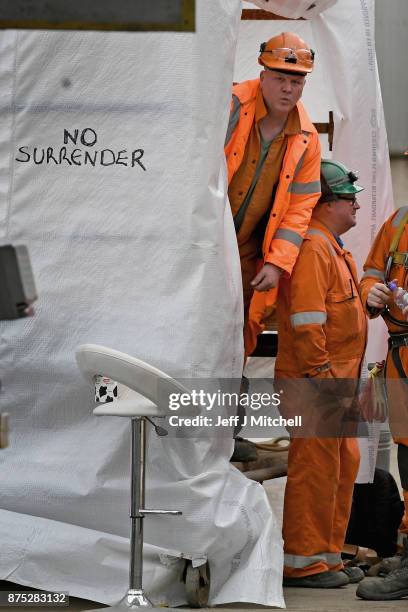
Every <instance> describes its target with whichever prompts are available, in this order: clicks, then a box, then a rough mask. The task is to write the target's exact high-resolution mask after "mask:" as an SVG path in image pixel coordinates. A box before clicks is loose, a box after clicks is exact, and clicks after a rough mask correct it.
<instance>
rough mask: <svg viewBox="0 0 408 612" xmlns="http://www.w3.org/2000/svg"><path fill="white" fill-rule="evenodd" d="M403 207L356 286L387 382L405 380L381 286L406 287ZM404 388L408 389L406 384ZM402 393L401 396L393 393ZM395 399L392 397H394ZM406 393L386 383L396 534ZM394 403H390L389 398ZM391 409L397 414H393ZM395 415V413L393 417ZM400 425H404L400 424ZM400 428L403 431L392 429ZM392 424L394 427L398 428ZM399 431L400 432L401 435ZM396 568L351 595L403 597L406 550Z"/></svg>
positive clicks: (405, 330) (403, 322)
mask: <svg viewBox="0 0 408 612" xmlns="http://www.w3.org/2000/svg"><path fill="white" fill-rule="evenodd" d="M407 253H408V207H407V206H405V207H402V208H400V209H399V210H397V211H396V212H395V213H393V214H392V215H391V216H390V217H389V218H388V219H387V221H386V222H385V223H384V225H383V226H382V228H381V229H380V231H379V232H378V234H377V236H376V238H375V241H374V244H373V246H372V247H371V251H370V253H369V255H368V257H367V261H366V262H365V265H364V275H363V278H362V279H361V282H360V296H361V300H362V302H363V304H364V306H365V308H366V311H367V314H368V316H369V317H370V318H374V317H378V316H379V315H381V316H382V317H383V318H384V321H385V323H386V325H387V327H388V332H389V339H388V347H389V350H388V355H387V361H386V366H385V376H386V379H387V380H390V379H394V380H395V379H403V380H405V382H406V383H408V381H407V377H408V321H407V318H408V316H407V315H408V310H407V309H406V308H405V309H404V310H403V312H401V310H400V309H399V308H398V306H396V304H395V303H394V300H393V296H392V293H391V291H390V290H389V289H388V287H387V285H386V284H385V283H386V282H389V281H391V280H394V279H395V280H396V282H397V284H398V285H399V286H400V287H403V288H405V289H407V288H408V278H407V272H408V255H407ZM407 389H408V385H407ZM401 391H402V397H401V394H399V392H401ZM395 394H396V395H395ZM407 397H408V390H407V391H405V392H404V387H403V383H402V381H401V387H400V389H398V387H397V386H396V387H393V385H392V384H388V398H389V403H390V426H391V430H392V432H393V435H394V440H395V442H396V443H397V444H398V469H399V473H400V478H401V484H402V488H403V490H404V503H405V514H404V517H403V519H402V524H401V526H400V531H401V533H403V534H408V437H407V429H408V424H407V423H406V415H405V414H404V411H405V410H406V409H407ZM394 398H395V399H394ZM394 409H396V410H397V414H395V413H394ZM398 413H399V414H398ZM404 420H405V423H404ZM394 421H397V423H395V429H401V427H402V429H403V431H402V432H401V431H399V432H398V431H395V430H394ZM398 421H400V425H399V427H398ZM404 430H405V431H404ZM401 565H402V567H401V568H399V570H396V571H395V572H391V573H390V574H389V575H388V576H387V579H386V580H385V579H380V578H378V579H370V580H364V581H363V582H362V583H361V585H359V589H358V591H357V595H358V596H360V597H362V598H364V599H373V600H374V599H375V600H386V599H400V598H401V597H405V596H406V595H408V546H406V547H405V554H404V555H403V557H402V561H401Z"/></svg>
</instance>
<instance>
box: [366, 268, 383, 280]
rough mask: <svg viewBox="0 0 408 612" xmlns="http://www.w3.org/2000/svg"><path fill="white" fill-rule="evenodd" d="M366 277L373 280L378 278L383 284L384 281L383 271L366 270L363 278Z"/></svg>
mask: <svg viewBox="0 0 408 612" xmlns="http://www.w3.org/2000/svg"><path fill="white" fill-rule="evenodd" d="M367 276H375V278H379V279H380V280H382V281H383V282H384V281H385V276H384V271H382V270H376V269H375V268H367V270H366V271H365V272H364V274H363V278H367Z"/></svg>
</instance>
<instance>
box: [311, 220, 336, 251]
mask: <svg viewBox="0 0 408 612" xmlns="http://www.w3.org/2000/svg"><path fill="white" fill-rule="evenodd" d="M306 236H321V237H322V238H324V239H325V241H326V242H327V244H328V245H329V247H330V251H331V254H332V255H336V250H335V248H334V247H333V245H332V243H331V242H330V238H329V237H328V236H326V234H325V233H324V232H322V230H319V229H317V228H315V227H309V229H308V230H307V234H306Z"/></svg>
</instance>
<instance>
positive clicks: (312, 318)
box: [290, 310, 327, 327]
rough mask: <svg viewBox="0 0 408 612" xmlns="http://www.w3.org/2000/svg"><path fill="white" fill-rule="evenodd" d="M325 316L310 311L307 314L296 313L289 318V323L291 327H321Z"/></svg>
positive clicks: (324, 314)
mask: <svg viewBox="0 0 408 612" xmlns="http://www.w3.org/2000/svg"><path fill="white" fill-rule="evenodd" d="M326 320H327V314H326V313H325V312H321V311H320V310H310V311H309V312H297V313H296V314H293V315H291V316H290V322H291V325H292V327H298V326H299V325H308V324H309V323H315V324H316V325H323V324H324V323H326Z"/></svg>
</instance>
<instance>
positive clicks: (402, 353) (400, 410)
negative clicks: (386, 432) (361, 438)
mask: <svg viewBox="0 0 408 612" xmlns="http://www.w3.org/2000/svg"><path fill="white" fill-rule="evenodd" d="M394 350H395V349H394ZM398 353H399V357H400V359H401V365H402V367H403V369H404V371H405V373H406V375H407V376H408V348H407V347H401V348H399V349H398ZM397 378H400V376H399V373H398V370H397V368H396V366H395V364H394V360H393V358H392V355H391V352H388V355H387V364H386V379H387V380H388V379H390V380H392V379H394V380H395V379H397ZM395 392H396V393H398V390H395V391H394V390H393V389H392V388H389V389H388V396H389V400H390V402H391V404H393V403H394V405H395V404H396V405H395V408H396V410H397V413H394V409H393V406H392V405H390V406H389V410H390V428H391V433H392V434H393V438H394V442H395V443H396V444H402V445H403V446H408V438H406V437H400V436H399V435H398V431H395V430H394V427H393V424H394V422H398V421H399V420H400V419H401V418H404V419H405V412H406V410H407V407H406V406H405V405H403V403H402V402H405V400H406V394H404V395H403V399H402V400H401V402H399V401H398V399H397V398H396V397H395V396H394V393H395ZM393 399H394V401H393ZM404 429H406V428H405V427H404ZM399 467H400V477H401V479H402V480H403V481H404V480H405V481H407V480H408V474H405V475H402V474H401V466H399ZM404 506H405V512H404V516H403V517H402V522H401V525H400V528H399V530H400V532H401V533H404V534H408V490H407V489H404Z"/></svg>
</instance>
